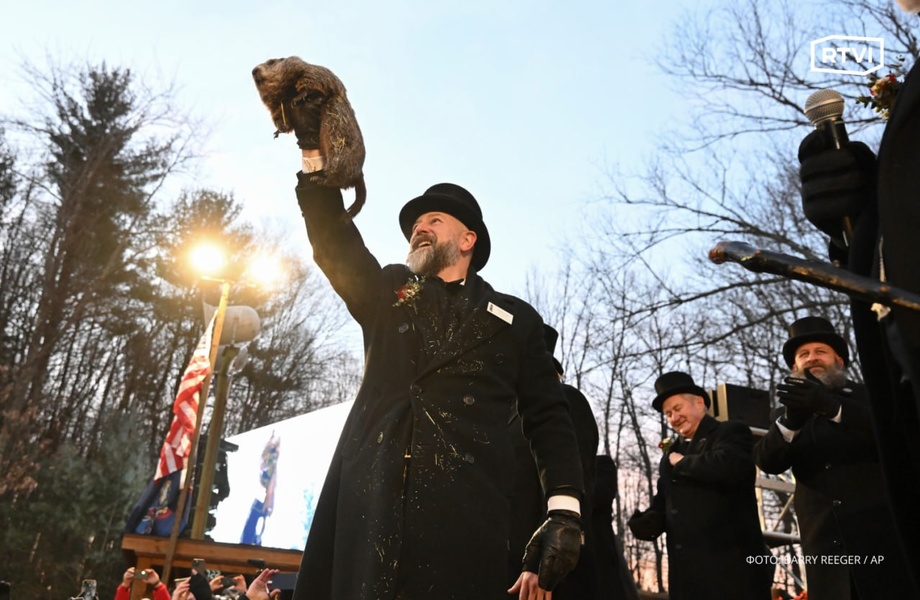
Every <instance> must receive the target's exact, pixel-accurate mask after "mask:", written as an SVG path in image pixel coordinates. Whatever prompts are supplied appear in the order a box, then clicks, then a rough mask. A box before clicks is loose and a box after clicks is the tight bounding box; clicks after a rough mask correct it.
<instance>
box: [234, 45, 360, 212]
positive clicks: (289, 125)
mask: <svg viewBox="0 0 920 600" xmlns="http://www.w3.org/2000/svg"><path fill="white" fill-rule="evenodd" d="M252 78H253V80H254V81H255V84H256V89H257V90H258V92H259V96H260V97H261V98H262V102H263V103H264V104H265V106H266V107H268V110H269V112H271V115H272V121H274V123H275V127H277V130H276V131H275V137H278V134H280V133H289V132H291V131H293V132H294V135H295V136H296V137H297V145H298V146H300V148H302V149H307V150H309V149H317V148H318V149H319V150H320V152H321V153H322V155H323V157H324V159H325V167H324V169H323V170H322V171H320V172H317V173H316V175H314V179H315V181H317V183H319V184H321V185H328V186H330V187H338V188H351V187H353V188H355V202H354V204H352V205H351V206H350V207H349V208H348V214H349V215H350V216H351V217H352V218H354V217H355V216H356V215H357V214H358V212H360V211H361V207H362V206H364V201H365V199H366V198H367V190H366V188H365V186H364V173H363V170H362V169H363V167H364V139H363V138H362V137H361V129H360V128H359V127H358V121H357V119H355V113H354V111H353V110H352V108H351V104H349V103H348V98H347V97H346V95H345V86H344V85H342V82H341V81H340V80H339V78H338V77H336V76H335V74H334V73H333V72H332V71H330V70H329V69H327V68H325V67H320V66H318V65H311V64H309V63H307V62H304V61H303V60H301V59H300V58H298V57H296V56H289V57H287V58H273V59H271V60H267V61H265V62H264V63H262V64H260V65H258V66H256V67H255V68H254V69H253V70H252Z"/></svg>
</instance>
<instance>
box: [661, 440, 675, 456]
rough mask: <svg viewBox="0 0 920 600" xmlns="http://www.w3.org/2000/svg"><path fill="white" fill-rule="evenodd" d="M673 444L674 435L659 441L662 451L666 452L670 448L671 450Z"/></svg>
mask: <svg viewBox="0 0 920 600" xmlns="http://www.w3.org/2000/svg"><path fill="white" fill-rule="evenodd" d="M673 445H674V438H673V437H666V438H664V439H663V440H661V441H660V442H658V447H659V448H661V451H662V452H664V453H665V454H667V453H668V450H670V449H671V446H673Z"/></svg>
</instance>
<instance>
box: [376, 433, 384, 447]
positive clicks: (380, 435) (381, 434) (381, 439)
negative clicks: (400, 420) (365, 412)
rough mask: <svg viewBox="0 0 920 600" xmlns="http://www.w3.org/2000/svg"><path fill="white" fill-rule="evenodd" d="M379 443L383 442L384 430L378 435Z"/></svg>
mask: <svg viewBox="0 0 920 600" xmlns="http://www.w3.org/2000/svg"><path fill="white" fill-rule="evenodd" d="M377 443H378V444H382V443H383V432H382V431H381V432H380V434H379V435H378V436H377Z"/></svg>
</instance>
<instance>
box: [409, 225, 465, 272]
mask: <svg viewBox="0 0 920 600" xmlns="http://www.w3.org/2000/svg"><path fill="white" fill-rule="evenodd" d="M458 260H460V247H459V245H458V244H457V240H455V239H445V240H440V241H438V237H437V235H435V234H434V233H428V232H422V233H417V234H416V235H414V236H413V237H412V242H411V243H410V244H409V256H407V257H406V265H408V267H409V269H410V270H411V271H412V272H413V273H415V274H416V275H424V276H426V277H432V276H435V275H437V274H438V273H440V272H441V271H443V270H444V269H446V268H447V267H449V266H451V265H453V264H455V263H456V262H457V261H458Z"/></svg>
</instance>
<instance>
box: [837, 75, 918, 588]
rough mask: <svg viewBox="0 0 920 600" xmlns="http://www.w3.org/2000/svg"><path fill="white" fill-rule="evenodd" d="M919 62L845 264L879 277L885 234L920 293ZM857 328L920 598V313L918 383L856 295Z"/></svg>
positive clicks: (911, 315)
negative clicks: (919, 232) (899, 362)
mask: <svg viewBox="0 0 920 600" xmlns="http://www.w3.org/2000/svg"><path fill="white" fill-rule="evenodd" d="M918 140H920V68H918V67H917V66H916V65H915V66H914V67H913V68H912V69H911V71H910V73H909V74H908V76H907V78H906V80H905V82H904V87H903V88H902V90H901V92H900V94H899V96H898V99H897V102H896V103H895V106H894V108H893V109H892V111H891V117H890V119H889V120H888V123H887V124H886V126H885V131H884V134H883V135H882V142H881V146H880V148H879V154H878V187H877V194H876V195H875V196H874V197H872V198H869V199H868V200H869V206H868V207H867V208H866V209H865V210H864V211H863V212H862V214H861V215H860V216H859V219H858V220H857V223H856V232H855V236H854V242H853V244H852V245H851V246H850V249H849V256H848V258H847V265H848V268H849V269H850V270H852V271H853V272H855V273H857V274H860V275H867V276H871V277H875V278H878V277H879V276H880V274H881V272H880V260H879V253H878V248H879V243H880V240H881V239H882V238H884V262H885V273H884V274H885V278H886V280H887V281H889V282H890V283H892V284H893V285H896V286H898V287H900V288H903V289H906V290H909V291H911V292H914V293H915V294H916V293H920V268H918V267H917V256H918V249H917V230H918V228H920V142H918ZM851 313H852V316H853V329H854V331H855V334H856V346H857V351H858V353H859V362H860V368H861V370H862V373H863V380H864V381H865V382H866V385H867V387H868V389H869V396H870V399H871V402H872V413H873V423H874V425H875V427H876V439H877V441H878V451H879V455H880V458H881V464H882V470H883V472H884V475H885V483H886V486H887V489H888V495H889V502H890V505H891V508H892V511H893V513H894V519H895V522H896V523H897V527H898V533H899V536H900V540H901V546H902V548H903V549H904V551H903V554H904V558H905V561H906V562H907V563H908V575H907V576H912V577H913V578H914V579H913V582H914V597H917V598H920V511H918V510H917V508H916V507H917V506H918V505H920V486H918V485H917V484H916V482H917V481H920V444H917V443H916V437H917V432H918V431H920V315H918V314H915V311H910V310H907V309H895V310H894V318H895V320H896V322H897V325H898V335H899V337H900V338H901V339H902V342H903V343H904V345H905V346H906V347H907V348H908V351H909V352H911V353H912V356H910V357H906V359H907V360H908V361H909V362H910V363H911V364H912V365H913V370H914V374H913V382H912V385H911V382H909V381H905V380H904V378H903V377H902V376H901V370H900V368H899V367H898V366H897V362H896V361H895V360H894V357H893V352H894V350H893V349H892V348H891V346H890V345H889V339H888V334H889V333H890V332H889V327H890V326H891V320H890V319H885V320H884V321H882V323H881V324H880V323H879V322H878V320H877V317H876V314H875V313H874V312H872V311H871V310H870V305H869V303H867V302H863V301H859V300H853V301H852V302H851Z"/></svg>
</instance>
